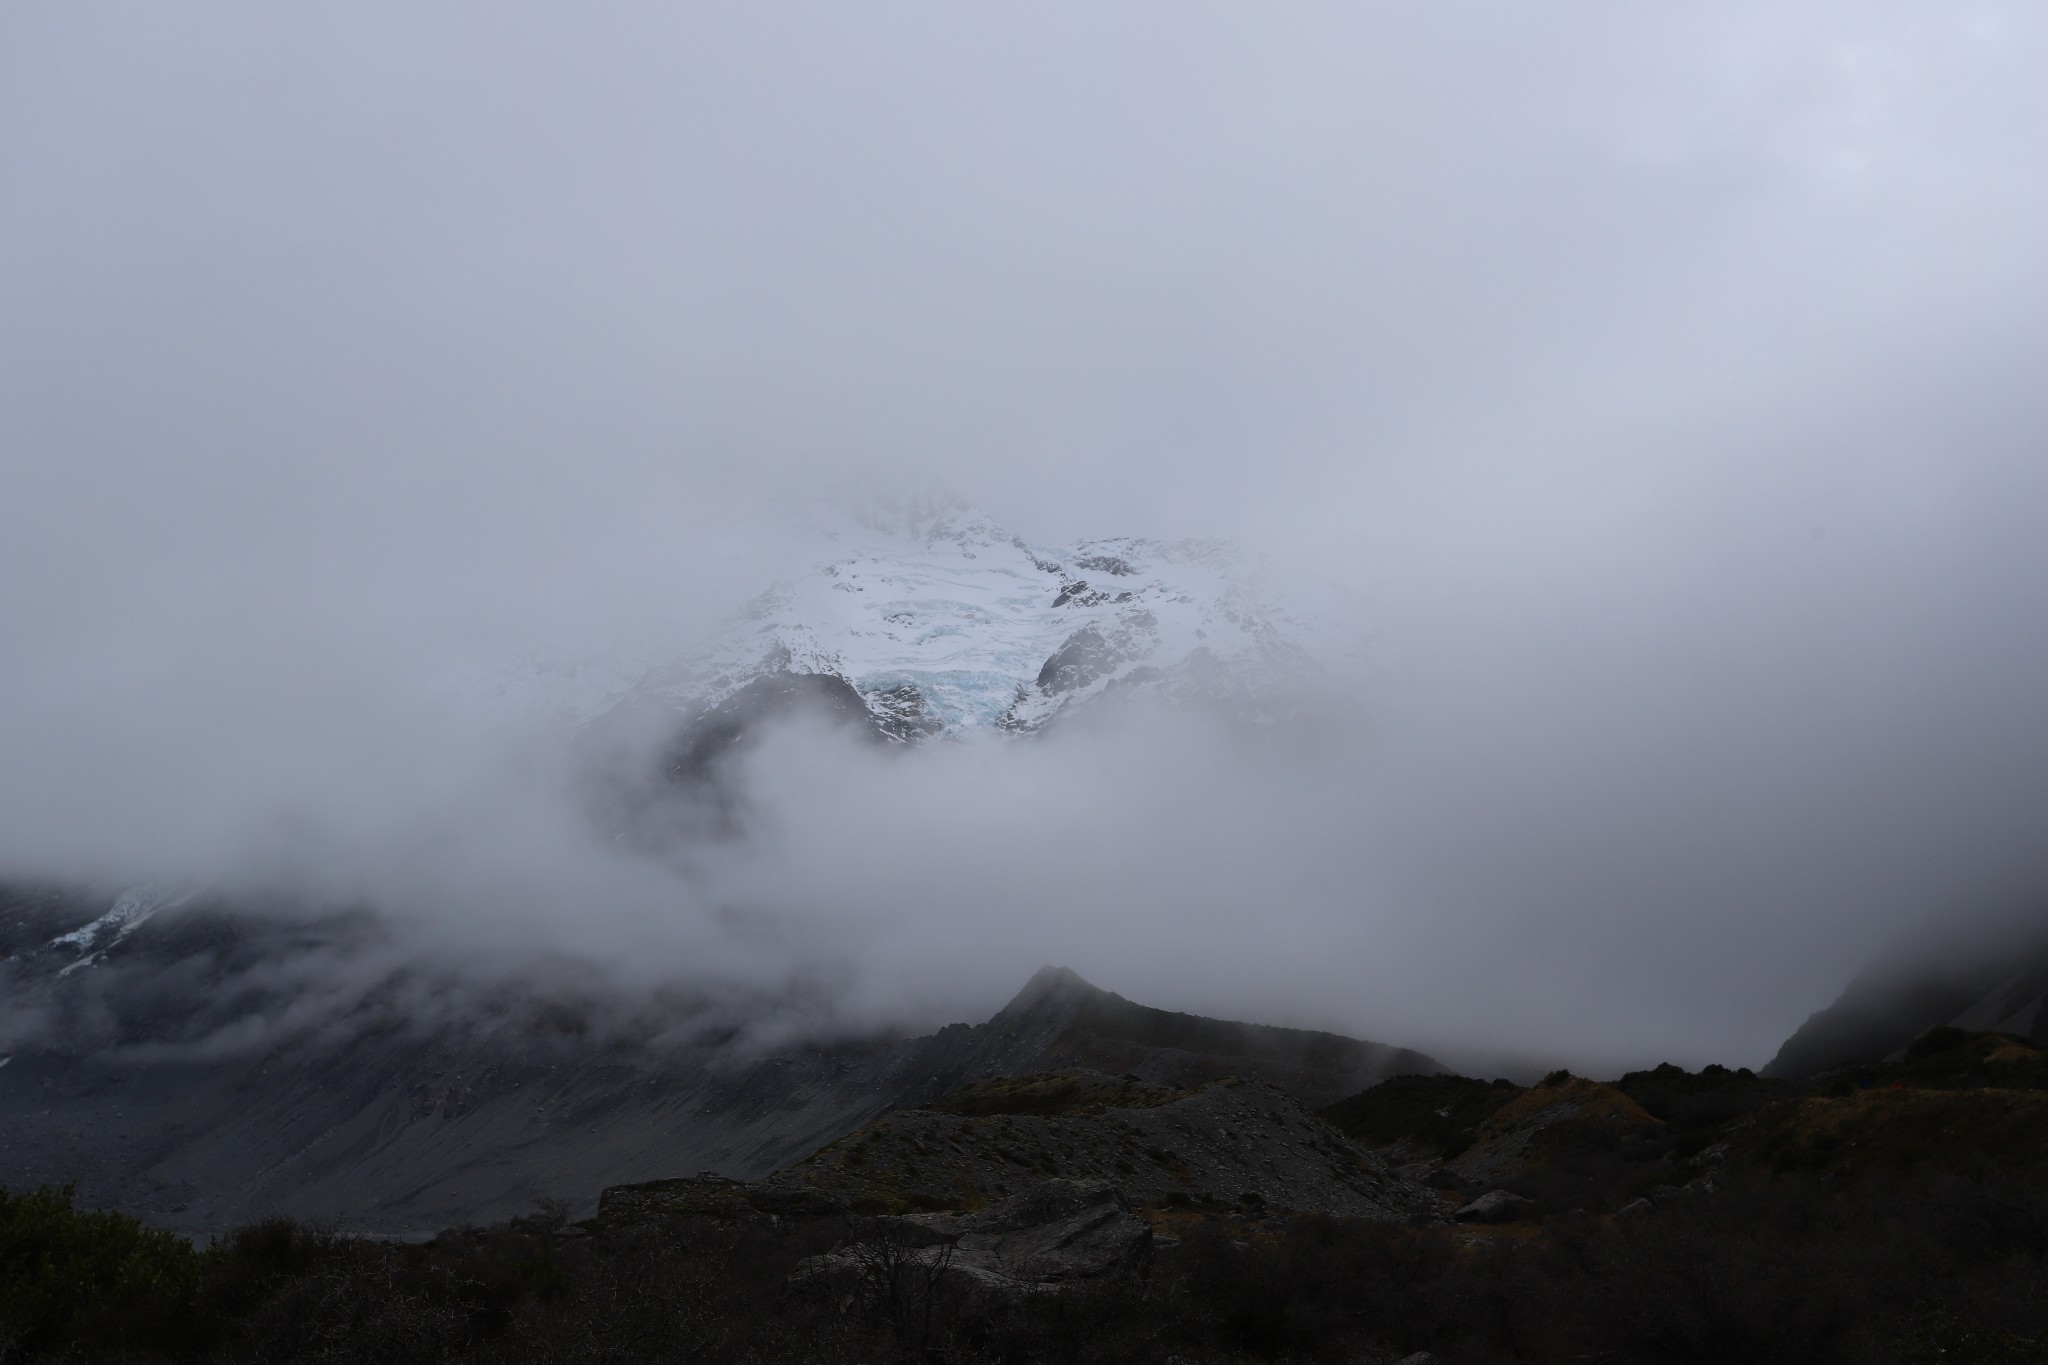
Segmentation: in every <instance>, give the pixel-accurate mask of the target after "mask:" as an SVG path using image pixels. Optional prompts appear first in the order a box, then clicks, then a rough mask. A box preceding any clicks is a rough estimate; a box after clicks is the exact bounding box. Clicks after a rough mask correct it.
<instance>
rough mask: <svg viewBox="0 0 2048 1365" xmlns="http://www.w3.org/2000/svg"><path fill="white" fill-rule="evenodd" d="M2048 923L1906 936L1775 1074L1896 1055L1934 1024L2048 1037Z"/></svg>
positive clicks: (1988, 924)
mask: <svg viewBox="0 0 2048 1365" xmlns="http://www.w3.org/2000/svg"><path fill="white" fill-rule="evenodd" d="M2044 1002H2048V924H2044V917H2043V916H2041V915H2029V916H2021V917H2017V918H2003V919H1996V920H1985V919H1978V920H1975V921H1971V920H1956V921H1952V922H1949V923H1946V924H1943V925H1941V926H1938V927H1937V928H1935V929H1933V930H1930V931H1926V932H1923V933H1921V934H1918V935H1915V936H1913V937H1912V938H1911V939H1909V940H1907V941H1906V942H1904V943H1901V944H1899V945H1898V946H1897V947H1895V948H1893V949H1892V950H1891V951H1890V952H1888V953H1886V954H1885V955H1884V956H1883V957H1881V958H1879V959H1878V960H1877V961H1876V962H1874V963H1872V964H1871V965H1870V966H1869V967H1867V968H1865V969H1864V970H1863V971H1862V972H1861V973H1859V974H1858V975H1857V977H1856V979H1855V980H1853V981H1851V982H1850V983H1849V985H1848V987H1847V989H1845V990H1844V991H1843V992H1842V994H1841V995H1840V997H1838V998H1837V999H1836V1000H1835V1002H1834V1003H1833V1004H1831V1005H1829V1006H1828V1007H1827V1008H1826V1009H1823V1010H1819V1011H1816V1012H1815V1013H1814V1014H1813V1015H1811V1016H1810V1017H1809V1018H1808V1019H1807V1021H1806V1022H1805V1023H1804V1024H1802V1025H1800V1027H1799V1029H1798V1030H1797V1031H1796V1032H1795V1033H1793V1035H1792V1036H1791V1037H1790V1038H1788V1039H1786V1040H1785V1044H1784V1046H1782V1047H1781V1048H1779V1049H1778V1055H1777V1056H1776V1057H1774V1058H1772V1059H1771V1062H1770V1064H1769V1065H1768V1066H1766V1067H1765V1068H1764V1070H1763V1074H1764V1075H1766V1076H1784V1077H1789V1078H1795V1079H1796V1078H1798V1077H1801V1076H1809V1075H1812V1074H1813V1073H1815V1072H1817V1071H1826V1070H1829V1069H1831V1068H1834V1067H1840V1066H1851V1065H1857V1064H1868V1063H1873V1062H1878V1061H1882V1060H1883V1059H1885V1058H1887V1057H1892V1056H1896V1055H1897V1054H1899V1053H1900V1052H1902V1051H1903V1050H1904V1048H1905V1047H1906V1045H1907V1044H1908V1043H1910V1042H1912V1041H1913V1040H1914V1039H1915V1038H1917V1037H1919V1036H1920V1035H1921V1034H1923V1033H1925V1032H1927V1031H1928V1030H1929V1029H1932V1028H1937V1027H1941V1026H1943V1025H1947V1026H1950V1027H1954V1028H1962V1029H1991V1030H1997V1031H2000V1032H2006V1033H2016V1034H2020V1035H2023V1036H2027V1037H2032V1038H2036V1039H2043V1040H2048V1010H2044V1009H2043V1004H2044Z"/></svg>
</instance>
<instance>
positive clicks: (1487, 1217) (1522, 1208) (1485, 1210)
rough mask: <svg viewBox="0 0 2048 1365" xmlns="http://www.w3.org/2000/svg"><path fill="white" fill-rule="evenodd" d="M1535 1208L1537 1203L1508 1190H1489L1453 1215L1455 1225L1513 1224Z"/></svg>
mask: <svg viewBox="0 0 2048 1365" xmlns="http://www.w3.org/2000/svg"><path fill="white" fill-rule="evenodd" d="M1534 1207H1535V1201H1534V1200H1530V1199H1524V1198H1523V1197H1522V1196H1521V1195H1519V1194H1512V1193H1510V1192H1508V1191H1507V1190H1489V1191H1488V1192H1487V1193H1485V1194H1482V1195H1480V1196H1479V1197H1478V1198H1477V1199H1475V1200H1473V1201H1472V1202H1471V1203H1469V1204H1467V1205H1466V1206H1465V1207H1464V1208H1462V1209H1459V1210H1458V1211H1457V1212H1456V1213H1454V1214H1452V1215H1451V1221H1452V1222H1454V1223H1512V1222H1514V1221H1515V1220H1516V1219H1518V1218H1520V1217H1522V1216H1523V1215H1524V1214H1526V1213H1528V1212H1529V1211H1530V1210H1531V1209H1532V1208H1534Z"/></svg>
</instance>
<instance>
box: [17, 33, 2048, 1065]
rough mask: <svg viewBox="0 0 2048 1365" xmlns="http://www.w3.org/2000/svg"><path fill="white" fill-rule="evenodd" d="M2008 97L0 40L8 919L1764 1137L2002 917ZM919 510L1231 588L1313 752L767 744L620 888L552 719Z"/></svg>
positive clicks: (2037, 190)
mask: <svg viewBox="0 0 2048 1365" xmlns="http://www.w3.org/2000/svg"><path fill="white" fill-rule="evenodd" d="M2044 62H2048V18H2044V16H2043V15H2042V13H2041V12H2040V11H2039V10H2038V9H2037V8H2035V7H2033V6H2031V5H2027V4H2024V3H2011V4H2000V3H1984V4H1972V3H1961V2H1958V3H1950V4H1944V5H1941V6H1938V7H1937V6H1926V5H1914V4H1906V3H1880V4H1832V3H1799V4H1787V3H1768V4H1766V3H1756V4H1734V5H1720V6H1714V7H1711V8H1710V9H1709V8H1702V9H1698V10H1688V11H1686V12H1684V13H1680V12H1678V11H1675V10H1671V9H1666V8H1662V7H1644V6H1631V5H1622V4H1608V5H1592V4H1573V5H1554V6H1529V7H1512V8H1510V7H1495V8H1488V9H1481V8H1478V7H1465V6H1431V7H1419V6H1393V5H1383V6H1363V5H1345V6H1339V5H1328V6H1324V5H1277V6H1276V5H1265V6H1258V7H1244V6H1223V5H1191V4H1186V3H1175V4H1171V5H1167V4H1132V5H1125V6H1119V7H1113V8H1107V7H1102V6H1092V5H1079V4H1073V5H1067V4H1056V5H1034V6H1029V7H1015V8H1012V9H1010V10H1009V11H1007V12H1005V11H1002V10H998V9H993V8H987V7H977V8H974V9H972V10H968V9H941V8H936V7H918V6H908V5H893V4H891V5H866V6H837V5H823V4H817V5H813V4H786V5H744V6H742V5H726V6H712V5H700V6H681V7H678V6H658V5H645V6H642V5H612V6H605V7H601V8H597V9H590V8H574V9H571V8H565V7H542V6H526V5H511V4H492V5H481V4H478V5H464V4H449V5H437V6H421V5H410V4H403V5H402V4H357V5H349V6H344V7H335V8H332V9H330V10H327V11H325V12H312V11H309V10H308V9H306V8H305V7H287V8H280V7H276V6H256V5H240V4H230V3H216V4H211V5H206V6H185V7H177V8H172V7H159V8H135V9H129V10H126V11H124V12H122V13H120V14H119V15H118V16H116V15H114V14H112V13H111V12H107V11H98V10H94V9H91V8H88V7H79V6H72V5H61V4H56V3H50V4H22V5H13V6H9V7H7V9H6V10H5V12H4V13H0V641H4V649H5V653H4V659H5V667H4V668H0V871H4V873H5V874H6V875H8V876H12V877H16V878H72V879H86V880H90V881H93V882H95V883H99V884H106V885H121V884H126V883H128V882H132V881H137V880H145V879H152V878H154V879H170V880H183V881H190V882H193V883H196V884H204V885H207V886H209V887H215V888H221V889H223V890H224V891H232V892H233V893H235V894H238V895H242V896H244V897H245V898H252V899H255V900H259V901H260V900H261V898H262V897H264V896H280V897H283V896H289V895H303V896H305V897H307V898H310V899H312V900H316V901H319V902H322V903H331V904H351V905H356V904H369V905H374V906H376V907H378V908H379V909H380V910H381V911H383V912H385V913H388V914H389V915H391V916H393V917H395V919H396V920H397V921H398V922H400V923H402V924H403V925H405V926H406V930H407V933H408V935H409V938H408V940H407V941H408V942H409V943H412V944H414V945H416V950H417V951H418V952H419V953H421V954H427V955H435V956H437V957H438V958H440V959H443V960H449V961H465V962H506V963H510V962H516V961H517V960H519V959H521V957H522V955H550V956H553V957H560V956H562V955H568V956H569V957H571V958H574V959H577V960H579V961H581V962H583V963H584V964H585V966H586V967H587V968H588V970H590V971H592V972H595V973H598V974H600V975H605V976H608V977H613V978H616V979H617V980H618V981H619V982H621V983H622V984H624V985H627V986H631V987H634V988H643V987H647V986H649V985H650V984H654V983H659V982H662V981H684V982H691V981H696V982H717V983H722V984H731V983H740V984H741V985H742V986H743V987H745V988H749V989H760V990H764V991H769V992H774V991H778V990H779V991H784V992H786V993H787V992H793V991H799V988H800V993H804V994H805V995H806V998H807V999H812V1000H813V1003H812V1006H811V1007H812V1008H814V1009H815V1010H816V1012H817V1013H818V1014H819V1015H820V1016H821V1017H823V1016H830V1017H831V1018H832V1019H836V1020H838V1021H841V1022H844V1021H849V1020H851V1021H861V1020H888V1021H890V1022H892V1023H900V1024H916V1023H929V1022H935V1021H943V1020H944V1019H946V1018H954V1017H970V1016H976V1017H978V1016H979V1015H980V1014H982V1013H985V1012H986V1011H988V1010H989V1009H992V1008H994V1007H995V1006H996V1005H999V1004H1000V1003H1001V1002H1002V1000H1003V999H1004V998H1005V997H1006V996H1007V994H1008V993H1009V992H1010V991H1012V990H1013V989H1014V988H1015V987H1016V986H1017V985H1018V984H1021V982H1022V981H1023V980H1024V978H1025V977H1026V976H1028V975H1029V973H1030V972H1031V971H1032V970H1034V969H1035V968H1036V967H1038V966H1039V965H1040V964H1041V963H1043V962H1046V961H1056V962H1063V963H1066V964H1068V965H1071V966H1073V967H1075V968H1076V969H1078V970H1080V971H1081V972H1082V973H1083V974H1084V975H1087V976H1089V977H1090V978H1091V979H1094V980H1096V981H1097V982H1098V984H1101V985H1104V986H1107V987H1110V988H1113V989H1116V990H1119V991H1121V992H1122V993H1124V994H1126V995H1129V996H1131V997H1133V998H1136V999H1141V1000H1144V1001H1146V1002H1147V1003H1154V1004H1160V1005H1165V1006H1170V1007H1174V1008H1183V1009H1191V1010H1200V1011H1203V1012H1209V1013H1220V1014H1229V1015H1233V1016H1236V1017H1249V1018H1258V1019H1265V1020H1271V1021H1275V1022H1292V1023H1304V1024H1313V1025H1318V1026H1324V1027H1332V1028H1337V1029H1341V1030H1345V1031H1349V1032H1354V1033H1359V1034H1362V1035H1366V1036H1371V1037H1375V1038H1380V1039H1384V1040H1387V1041H1394V1042H1404V1043H1412V1044H1415V1045H1419V1046H1423V1047H1428V1048H1434V1049H1439V1050H1442V1051H1444V1052H1447V1053H1455V1052H1457V1051H1458V1050H1459V1049H1466V1050H1474V1051H1484V1050H1487V1049H1498V1050H1510V1051H1515V1052H1520V1053H1524V1054H1537V1055H1542V1056H1555V1057H1565V1058H1571V1059H1583V1060H1584V1061H1585V1063H1586V1064H1590V1065H1602V1064H1612V1063H1618V1062H1638V1061H1655V1060H1659V1059H1662V1058H1671V1059H1675V1060H1680V1061H1687V1062H1694V1063H1697V1062H1700V1061H1706V1060H1723V1061H1727V1062H1729V1063H1731V1064H1742V1063H1747V1064H1751V1065H1757V1064H1760V1063H1761V1062H1763V1061H1764V1060H1765V1059H1767V1058H1768V1057H1769V1055H1770V1053H1771V1052H1772V1050H1773V1049H1774V1048H1775V1047H1776V1045H1777V1043H1778V1042H1779V1041H1780V1040H1781V1039H1782V1038H1783V1037H1784V1036H1785V1035H1786V1034H1787V1033H1788V1032H1789V1031H1790V1030H1791V1029H1792V1028H1793V1027H1794V1026H1796V1025H1797V1024H1798V1023H1799V1021H1800V1020H1801V1019H1803V1018H1804V1017H1805V1015H1806V1014H1807V1013H1808V1012H1809V1011H1811V1010H1814V1009H1817V1008H1819V1007H1820V1006H1822V1005H1823V1004H1825V1003H1826V1002H1827V1001H1828V999H1829V998H1831V997H1832V995H1833V994H1834V993H1835V991H1837V990H1838V989H1839V988H1840V986H1841V985H1842V984H1843V982H1844V981H1845V980H1846V979H1847V978H1848V976H1849V975H1850V974H1852V973H1853V972H1854V971H1855V970H1856V969H1857V968H1858V967H1860V966H1861V965H1862V964H1863V963H1864V962H1865V961H1866V960H1867V959H1869V958H1871V957H1873V956H1875V955H1876V954H1877V953H1878V952H1879V951H1880V950H1881V949H1882V948H1883V947H1884V946H1885V945H1886V944H1887V943H1888V942H1889V941H1890V940H1891V939H1892V938H1893V937H1894V936H1896V935H1897V934H1898V933H1900V932H1901V931H1902V930H1904V929H1905V928H1906V927H1907V926H1909V925H1912V924H1915V923H1917V922H1920V921H1923V920H1925V919H1927V918H1928V917H1930V916H1938V915H1943V914H1949V913H1960V912H1962V911H1966V910H1974V909H1978V908H1984V907H1990V906H1993V905H1998V906H2007V905H2011V904H2013V903H2027V902H2028V900H2029V898H2031V897H2039V896H2041V895H2042V894H2043V889H2044V881H2043V877H2044V873H2048V868H2044V867H2043V863H2044V862H2048V859H2044V857H2043V849H2044V845H2043V842H2042V838H2041V813H2042V812H2043V811H2044V810H2048V394H2044V384H2043V378H2044V376H2048V254H2044V253H2043V251H2042V250H2041V244H2042V243H2043V242H2048V174H2044V171H2043V168H2044V167H2048V87H2044V86H2043V85H2042V83H2041V81H2040V79H2039V73H2040V72H2041V71H2042V70H2043V68H2044ZM931 481H938V482H941V483H943V484H944V485H945V486H947V487H949V488H951V489H954V490H956V491H957V492H958V493H959V494H960V495H961V496H963V497H965V498H968V499H970V500H972V501H973V502H974V503H976V504H977V505H979V506H980V507H982V508H984V509H985V510H986V511H987V512H988V513H989V514H990V515H991V516H993V517H995V518H996V519H997V520H999V521H1000V522H1002V523H1003V524H1004V525H1005V526H1007V527H1009V528H1010V529H1012V530H1014V531H1017V532H1018V533H1020V534H1023V535H1025V536H1027V537H1030V538H1032V539H1034V540H1038V541H1043V542H1047V543H1053V544H1059V543H1066V542H1070V541H1072V540H1074V539H1077V538H1080V537H1084V536H1103V535H1125V534H1129V535H1146V536H1161V537H1169V538H1173V537H1181V536H1193V535H1203V536H1208V535H1220V536H1227V537H1231V538H1233V539H1235V540H1237V541H1238V542H1240V543H1241V544H1243V545H1245V546H1247V547H1249V548H1250V549H1251V550H1253V551H1255V552H1257V553H1260V554H1263V555H1264V556H1266V557H1267V559H1268V561H1269V563H1270V573H1271V576H1272V582H1273V583H1274V584H1275V585H1276V587H1275V590H1276V591H1282V590H1284V585H1287V584H1310V585H1314V587H1315V590H1316V591H1317V592H1319V593H1321V594H1323V596H1324V597H1325V598H1329V597H1331V596H1334V597H1335V598H1336V599H1337V600H1342V601H1345V602H1347V603H1349V604H1350V605H1349V606H1348V607H1347V608H1346V610H1347V611H1348V612H1349V613H1350V616H1351V622H1350V623H1351V625H1352V627H1353V628H1354V629H1355V631H1356V632H1357V633H1360V634H1362V635H1363V637H1364V638H1365V640H1366V641H1367V644H1368V647H1367V650H1366V668H1365V673H1364V676H1363V677H1362V678H1360V679H1358V680H1356V681H1355V682H1347V683H1346V684H1345V687H1346V690H1347V692H1348V695H1349V697H1350V699H1351V700H1353V701H1355V702H1356V704H1357V707H1358V710H1359V712H1360V713H1361V715H1362V717H1363V720H1362V722H1361V723H1360V724H1358V725H1356V726H1353V725H1348V724H1347V725H1344V726H1341V727H1335V728H1333V729H1331V730H1330V731H1329V732H1328V733H1327V734H1325V735H1323V736H1322V737H1321V738H1320V740H1319V741H1318V742H1317V743H1315V744H1312V745H1309V746H1306V748H1304V746H1302V745H1300V744H1294V743H1288V744H1275V745H1271V746H1264V747H1262V746H1259V745H1257V744H1248V743H1246V742H1245V740H1244V738H1243V737H1242V736H1240V735H1234V734H1231V733H1227V732H1225V731H1223V730H1221V729H1218V728H1215V727H1212V726H1210V725H1208V724H1206V723H1205V722H1204V721H1203V720H1202V719H1201V718H1200V717H1196V716H1188V715H1181V716H1148V715H1139V716H1137V717H1135V718H1133V719H1131V720H1130V721H1129V722H1128V723H1127V724H1124V725H1122V726H1118V727H1105V728H1103V729H1101V730H1095V729H1089V730H1086V731H1084V732H1078V733H1075V734H1070V735H1067V736H1064V737H1059V736H1048V737H1047V738H1046V739H1044V740H1043V741H1034V742H1024V743H1009V744H963V745H950V746H934V747H931V748H927V749H925V750H922V751H918V752H915V753H911V754H907V755H898V756H896V757H894V758H893V759H890V760H886V761H885V760H882V759H878V758H877V757H876V756H875V754H874V753H872V752H870V751H868V750H865V749H863V748H861V747H859V746H857V745H854V744H853V743H852V742H851V741H849V740H847V739H845V738H844V737H843V736H835V735H833V734H830V733H826V732H823V731H819V730H813V729H809V728H805V727H802V726H798V727H794V728H790V729H786V730H783V731H780V732H777V733H774V734H771V735H769V736H767V737H766V738H765V740H764V742H763V743H762V744H761V745H760V746H759V747H758V748H757V749H755V750H754V751H753V752H752V754H751V755H750V756H749V757H748V759H747V760H746V766H745V787H746V798H745V799H746V803H747V809H748V812H749V815H748V824H747V832H746V833H745V834H744V835H743V836H741V837H738V838H734V839H725V840H722V841H719V842H716V843H715V844H708V845H705V846H703V847H698V848H694V849H692V850H690V851H689V852H687V853H679V854H677V855H675V856H674V857H668V858H651V857H647V856H642V855H640V854H637V853H629V852H625V851H622V850H621V849H620V848H618V847H616V846H614V843H613V842H612V841H609V840H608V838H607V837H606V835H605V834H604V832H603V830H602V828H601V827H600V825H601V822H593V821H592V820H591V819H590V818H589V815H588V808H587V792H586V791H585V790H584V789H583V786H582V783H583V780H584V778H585V777H586V776H587V770H586V766H585V765H586V759H585V757H583V756H580V755H579V751H578V749H577V746H576V745H575V743H574V742H573V740H572V739H571V738H570V737H569V736H568V735H567V734H566V731H565V727H564V726H563V724H562V723H561V721H560V718H559V716H557V715H556V714H555V713H554V711H553V709H552V706H553V700H559V699H560V697H562V696H566V695H567V694H568V693H570V692H576V693H577V695H579V696H581V695H585V694H587V693H588V692H589V691H590V689H592V688H595V687H600V686H601V684H602V683H603V682H604V681H605V680H606V679H607V678H612V677H615V676H620V677H622V676H628V675H629V672H630V666H631V665H632V664H634V663H645V662H653V661H661V660H666V659H669V658H674V657H678V656H684V655H687V654H688V653H689V651H690V649H691V648H692V646H693V644H694V643H695V642H696V641H698V640H700V639H702V638H703V636H704V633H705V632H706V631H707V630H709V629H710V628H712V627H713V626H714V625H715V624H716V623H717V622H718V621H719V620H720V619H722V617H723V616H724V614H725V613H727V612H729V611H730V610H731V609H732V608H733V607H734V606H735V605H736V604H737V603H739V602H740V601H742V600H743V599H745V598H746V597H747V596H749V595H751V594H752V593H754V592H756V591H757V590H759V589H760V588H761V587H763V586H765V585H766V584H767V583H768V582H770V581H772V580H773V579H774V578H776V577H777V576H779V575H783V574H786V573H789V572H792V571H793V570H795V569H800V568H802V567H803V566H804V565H805V564H807V563H808V562H810V559H809V557H810V556H811V555H812V554H813V551H812V550H811V549H808V548H806V546H805V545H804V544H803V542H802V539H801V537H800V536H799V535H797V534H795V533H794V532H792V530H791V528H790V525H789V523H788V520H787V518H785V517H783V516H782V515H780V513H779V512H778V510H777V509H778V508H780V507H782V506H783V505H784V504H785V503H786V501H787V499H788V496H789V495H790V494H793V493H794V494H803V495H809V494H814V493H824V494H830V493H831V492H832V490H838V489H842V488H846V487H849V486H862V485H867V484H879V485H882V486H898V485H910V486H919V487H921V486H924V485H925V484H927V483H929V482H931ZM565 704H566V703H565ZM657 738H658V737H657ZM650 742H652V741H650ZM821 983H822V985H823V987H824V989H822V990H820V991H818V993H817V994H816V996H815V998H813V997H812V996H811V995H810V993H811V992H812V991H813V988H814V987H818V986H819V985H820V984H821ZM819 1001H823V1002H825V1003H822V1004H820V1003H818V1002H819Z"/></svg>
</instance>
